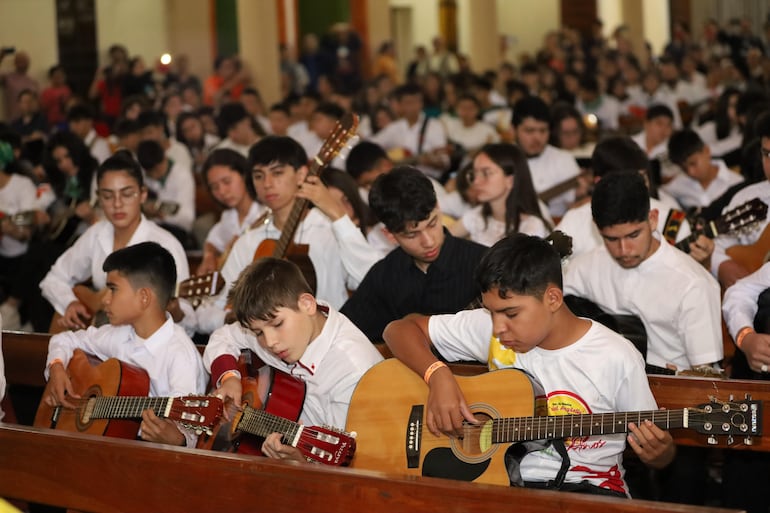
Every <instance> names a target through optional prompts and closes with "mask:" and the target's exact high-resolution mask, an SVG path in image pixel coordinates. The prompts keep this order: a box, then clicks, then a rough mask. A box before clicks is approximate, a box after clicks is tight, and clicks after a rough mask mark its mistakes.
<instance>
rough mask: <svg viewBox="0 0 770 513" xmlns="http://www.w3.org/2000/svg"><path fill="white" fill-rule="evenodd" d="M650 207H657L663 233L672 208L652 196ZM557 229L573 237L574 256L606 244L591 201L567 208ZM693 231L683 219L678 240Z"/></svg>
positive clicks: (660, 230) (659, 229)
mask: <svg viewBox="0 0 770 513" xmlns="http://www.w3.org/2000/svg"><path fill="white" fill-rule="evenodd" d="M650 209H651V210H652V209H657V211H658V233H663V232H664V229H665V227H666V219H667V218H668V214H669V213H670V212H671V208H670V207H669V206H666V205H664V204H663V203H661V202H660V201H659V200H656V199H655V198H650ZM556 229H557V230H560V231H562V232H564V233H565V234H567V235H569V236H570V237H572V258H574V257H576V256H577V255H581V254H583V253H588V252H589V251H593V250H594V249H595V248H598V247H599V246H603V245H604V241H603V240H602V235H601V233H599V229H598V228H597V227H596V224H595V223H594V219H593V216H592V213H591V203H584V204H582V205H580V206H579V207H575V208H571V209H569V210H567V213H566V214H564V217H562V218H561V221H559V224H558V225H557V226H556ZM691 233H692V231H691V230H690V224H689V223H688V222H687V221H686V220H685V221H682V225H681V226H680V227H679V232H678V233H677V236H676V240H677V242H679V241H681V240H683V239H685V238H687V237H689V236H690V234H691Z"/></svg>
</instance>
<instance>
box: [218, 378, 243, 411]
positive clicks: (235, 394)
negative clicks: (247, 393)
mask: <svg viewBox="0 0 770 513" xmlns="http://www.w3.org/2000/svg"><path fill="white" fill-rule="evenodd" d="M211 395H213V396H215V397H219V398H220V399H222V400H223V401H227V400H228V399H229V400H230V401H231V405H232V406H234V407H235V409H237V410H240V409H241V408H242V405H241V398H242V395H243V385H242V384H241V379H240V377H239V376H237V375H231V376H228V377H225V379H224V381H222V383H221V384H220V385H219V388H217V389H216V390H214V392H212V394H211ZM228 406H229V405H227V406H225V409H224V412H223V413H224V416H225V418H226V419H227V420H232V419H233V413H234V410H233V408H231V407H228Z"/></svg>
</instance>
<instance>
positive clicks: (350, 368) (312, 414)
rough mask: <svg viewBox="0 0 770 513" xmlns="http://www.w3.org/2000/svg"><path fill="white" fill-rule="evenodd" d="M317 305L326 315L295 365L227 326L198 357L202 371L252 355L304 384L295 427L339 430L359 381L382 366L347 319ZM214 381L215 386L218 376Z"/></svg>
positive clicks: (240, 329)
mask: <svg viewBox="0 0 770 513" xmlns="http://www.w3.org/2000/svg"><path fill="white" fill-rule="evenodd" d="M318 304H319V305H320V307H321V308H323V307H326V308H327V309H328V313H327V318H326V323H325V324H324V327H323V329H322V330H321V334H320V335H318V337H316V338H315V339H313V341H312V342H311V343H310V344H309V345H308V346H307V349H306V350H305V353H304V354H303V355H302V357H301V358H300V360H299V362H297V363H294V364H291V365H289V364H287V363H285V362H284V361H283V360H281V359H280V358H278V357H276V356H275V355H274V354H273V353H272V352H270V351H268V350H267V349H265V348H263V347H262V346H261V345H260V344H259V342H258V341H257V339H256V337H255V336H254V334H253V333H252V332H251V331H250V330H247V329H245V328H243V327H242V326H241V325H240V324H238V323H232V324H227V325H225V326H222V327H221V328H219V329H217V330H216V331H214V333H212V334H211V337H210V338H209V342H208V344H207V345H206V351H205V352H204V353H203V362H204V364H205V366H206V369H211V364H212V362H214V360H216V359H217V358H218V357H219V356H222V355H231V356H233V357H234V358H236V359H237V358H238V355H239V354H240V351H241V349H251V350H252V351H254V352H255V353H256V355H257V356H258V357H259V358H260V359H261V360H262V361H263V362H265V363H266V364H267V365H269V366H271V367H273V368H274V369H278V370H280V371H283V372H285V373H287V374H290V375H292V376H295V377H297V378H298V379H301V380H302V381H304V382H305V386H306V387H307V388H306V392H305V402H304V404H303V406H302V413H301V414H300V418H299V420H300V422H302V423H304V424H306V425H316V426H320V425H330V426H334V427H338V428H343V427H344V426H345V420H346V419H347V415H348V406H349V405H350V398H351V396H352V395H353V390H354V389H355V387H356V385H357V384H358V381H359V380H360V379H361V376H363V375H364V373H365V372H366V371H367V370H369V368H370V367H372V366H373V365H375V364H376V363H378V362H380V361H382V356H381V355H380V352H379V351H378V350H377V349H376V348H375V347H374V346H373V345H372V343H371V342H370V341H369V339H367V338H366V336H365V335H364V334H363V333H362V332H361V330H359V329H358V328H356V326H355V325H354V324H353V323H352V322H351V321H350V320H349V319H348V318H347V317H345V316H344V315H343V314H341V313H339V312H338V311H337V310H335V309H334V308H331V307H330V306H329V305H328V304H327V303H325V302H323V301H318ZM214 378H215V379H217V380H218V379H219V376H215V377H214Z"/></svg>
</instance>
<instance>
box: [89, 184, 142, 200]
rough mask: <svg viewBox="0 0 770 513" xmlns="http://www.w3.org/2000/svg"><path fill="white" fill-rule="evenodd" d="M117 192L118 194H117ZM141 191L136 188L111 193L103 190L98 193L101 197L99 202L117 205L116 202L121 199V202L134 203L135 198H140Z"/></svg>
mask: <svg viewBox="0 0 770 513" xmlns="http://www.w3.org/2000/svg"><path fill="white" fill-rule="evenodd" d="M116 192H117V194H116ZM139 192H140V191H139V189H135V188H133V187H132V188H128V189H121V190H119V191H110V190H105V189H102V190H100V191H98V192H97V195H98V196H99V201H101V202H102V203H115V200H116V199H117V198H118V197H120V199H121V200H123V201H126V202H129V201H132V200H133V199H134V198H136V197H138V196H139Z"/></svg>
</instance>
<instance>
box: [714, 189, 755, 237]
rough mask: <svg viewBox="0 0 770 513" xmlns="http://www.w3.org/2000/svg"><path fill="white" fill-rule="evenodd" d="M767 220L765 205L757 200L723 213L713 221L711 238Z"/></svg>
mask: <svg viewBox="0 0 770 513" xmlns="http://www.w3.org/2000/svg"><path fill="white" fill-rule="evenodd" d="M765 219H767V204H766V203H765V202H764V201H762V200H760V199H759V198H754V199H753V200H751V201H747V202H746V203H744V204H743V205H740V206H738V207H735V208H734V209H732V210H730V211H729V212H725V213H724V214H723V215H721V216H720V217H719V218H717V219H716V220H715V221H714V227H713V228H714V229H713V230H712V231H714V232H715V233H714V234H713V237H716V236H717V235H719V234H720V233H728V232H737V231H740V230H743V229H746V228H749V227H751V226H754V225H755V224H757V223H759V222H760V221H764V220H765Z"/></svg>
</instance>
